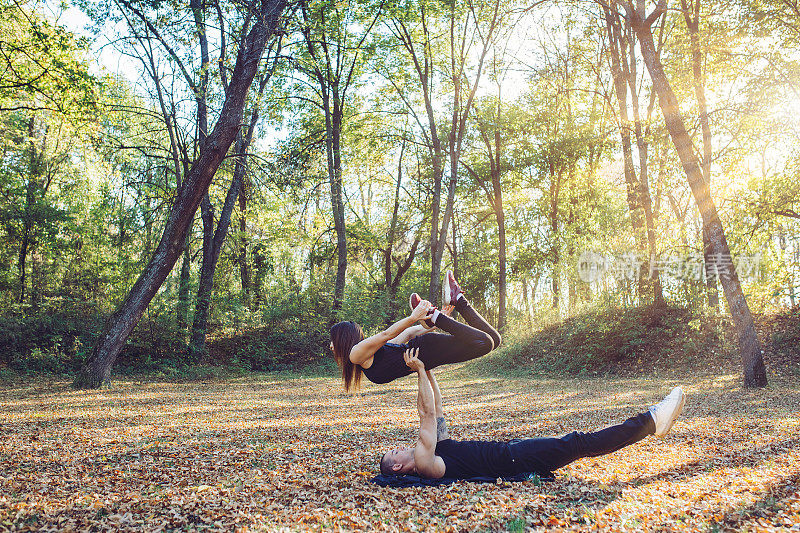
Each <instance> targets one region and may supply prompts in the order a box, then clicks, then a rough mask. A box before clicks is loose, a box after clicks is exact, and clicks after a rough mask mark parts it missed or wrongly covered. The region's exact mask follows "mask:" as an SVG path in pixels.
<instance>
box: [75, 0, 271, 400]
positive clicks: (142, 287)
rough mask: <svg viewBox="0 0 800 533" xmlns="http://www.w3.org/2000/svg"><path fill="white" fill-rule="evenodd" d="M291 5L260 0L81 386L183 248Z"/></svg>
mask: <svg viewBox="0 0 800 533" xmlns="http://www.w3.org/2000/svg"><path fill="white" fill-rule="evenodd" d="M285 7H286V1H285V0H264V1H262V2H260V3H259V9H258V11H259V12H258V13H256V14H255V16H254V17H253V19H254V23H253V26H252V28H251V29H250V31H249V32H248V33H247V35H246V36H245V37H244V38H243V39H242V40H241V45H240V49H239V52H238V54H237V57H236V64H235V66H234V69H233V73H232V75H231V84H230V85H229V86H228V89H227V90H226V91H225V102H224V104H223V106H222V110H221V112H220V115H219V119H218V121H217V123H216V125H215V126H214V130H213V131H212V132H211V133H210V134H209V135H208V137H207V138H206V142H205V143H204V144H203V146H202V148H201V150H200V153H199V156H198V158H197V161H195V163H194V164H193V165H192V167H191V169H190V170H189V173H188V174H187V175H186V179H185V180H184V183H183V186H182V187H181V190H180V191H178V194H177V197H176V199H175V204H174V205H173V206H172V209H171V210H170V214H169V217H168V219H167V222H166V225H165V227H164V234H163V235H162V237H161V241H160V242H159V244H158V247H157V248H156V251H155V252H154V253H153V256H152V258H151V259H150V262H149V263H148V264H147V266H146V267H145V269H144V271H143V272H142V274H141V275H140V276H139V278H138V279H137V280H136V283H135V284H134V285H133V288H132V289H131V291H130V292H129V293H128V296H127V297H126V298H125V301H124V302H123V303H122V304H121V305H120V306H119V307H118V308H117V310H116V311H115V312H114V313H113V314H112V315H111V317H110V318H109V320H108V322H107V323H106V326H105V328H104V331H103V333H102V334H101V336H100V338H99V340H98V342H97V345H96V346H95V348H94V350H93V351H92V353H91V355H90V357H89V359H88V361H87V362H86V364H85V365H84V366H83V368H82V369H81V372H80V374H79V375H78V377H77V378H76V380H75V384H76V386H79V387H93V388H96V387H99V386H101V385H102V384H103V382H104V381H106V380H107V379H108V377H109V375H110V373H111V367H112V365H113V364H114V361H115V360H116V358H117V356H118V355H119V353H120V351H121V350H122V347H123V345H124V343H125V341H126V340H127V338H128V336H129V335H130V333H131V331H133V328H134V327H135V326H136V324H137V323H138V322H139V319H140V318H141V316H142V314H143V313H144V311H145V309H146V308H147V305H148V304H149V303H150V301H151V300H152V298H153V296H155V294H156V292H157V291H158V289H159V288H160V287H161V285H162V284H163V283H164V280H165V279H166V277H167V275H168V274H169V272H170V271H171V270H172V267H173V266H174V265H175V262H176V261H177V259H178V257H179V256H180V254H181V252H182V251H183V249H184V243H185V240H186V234H187V232H188V229H189V226H190V224H191V222H192V218H193V215H194V213H195V211H197V207H198V206H199V205H200V202H201V201H202V199H203V196H205V194H206V191H207V190H208V186H209V184H210V183H211V180H212V179H213V178H214V174H216V171H217V169H218V168H219V165H220V163H221V162H222V160H223V159H224V157H225V155H226V154H227V153H228V149H229V148H230V146H231V144H233V141H234V140H235V139H236V135H237V134H238V132H239V129H240V128H241V122H242V112H243V109H244V104H245V101H246V97H247V92H248V90H249V88H250V84H251V83H252V82H253V78H254V77H255V75H256V72H257V71H258V65H259V63H260V61H261V56H262V54H263V53H264V48H265V47H266V43H267V40H268V39H269V38H270V37H271V36H272V34H273V33H274V31H275V28H276V26H277V24H278V21H279V20H280V17H281V14H282V13H283V10H284V8H285Z"/></svg>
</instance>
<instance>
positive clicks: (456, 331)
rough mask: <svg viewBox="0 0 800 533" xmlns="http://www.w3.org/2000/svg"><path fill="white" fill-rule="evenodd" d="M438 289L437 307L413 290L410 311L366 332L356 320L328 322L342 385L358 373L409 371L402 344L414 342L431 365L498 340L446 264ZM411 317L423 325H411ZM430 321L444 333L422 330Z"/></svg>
mask: <svg viewBox="0 0 800 533" xmlns="http://www.w3.org/2000/svg"><path fill="white" fill-rule="evenodd" d="M442 292H443V298H442V299H443V304H442V305H443V306H445V307H444V310H443V311H439V310H438V309H435V308H434V307H433V306H432V305H431V303H430V302H429V301H427V300H422V299H421V298H420V297H419V295H418V294H417V293H414V294H412V295H411V297H410V299H409V304H410V305H411V314H410V315H409V316H407V317H406V318H403V319H402V320H399V321H398V322H395V323H394V324H392V325H391V326H390V327H389V328H388V329H386V330H385V331H382V332H380V333H378V334H376V335H373V336H371V337H367V338H364V333H363V332H362V331H361V326H359V325H358V324H356V323H355V322H350V321H345V322H339V323H338V324H336V325H334V326H333V327H332V328H331V351H333V357H334V359H336V363H337V364H338V365H339V367H340V368H341V370H342V379H343V381H344V388H345V390H348V391H349V390H350V389H354V388H357V387H358V386H359V384H360V383H361V376H362V375H364V376H366V377H367V379H369V380H370V381H372V382H373V383H388V382H390V381H393V380H395V379H397V378H399V377H403V376H407V375H409V374H411V373H412V370H411V369H410V368H408V366H406V364H405V361H404V360H403V352H404V351H405V350H406V349H408V348H417V349H418V353H419V359H420V360H421V361H423V362H424V363H425V368H427V369H429V370H431V369H433V368H436V367H437V366H439V365H443V364H447V363H460V362H463V361H468V360H470V359H475V358H476V357H480V356H482V355H486V354H487V353H489V352H490V351H492V350H493V349H494V348H497V347H498V346H499V345H500V334H499V333H497V330H495V329H494V328H493V327H492V326H490V325H489V324H488V323H487V322H486V320H484V318H483V317H482V316H481V315H480V314H479V313H478V312H477V311H475V309H473V308H472V306H471V305H469V302H468V301H467V299H466V297H464V292H463V291H462V290H461V287H459V285H458V283H457V282H456V279H455V277H453V273H452V272H450V271H449V270H448V271H447V273H446V274H445V277H444V287H443V289H442ZM452 309H455V310H456V311H458V312H459V313H461V316H463V317H464V320H466V321H467V324H462V323H460V322H457V321H455V320H453V319H452V318H450V317H449V316H448V315H449V314H450V312H451V311H452ZM417 321H421V322H422V324H423V325H420V326H415V325H414V324H415V322H417ZM434 327H438V328H439V329H441V330H444V331H446V332H447V333H449V335H446V334H443V333H428V332H429V331H430V330H431V329H433V328H434Z"/></svg>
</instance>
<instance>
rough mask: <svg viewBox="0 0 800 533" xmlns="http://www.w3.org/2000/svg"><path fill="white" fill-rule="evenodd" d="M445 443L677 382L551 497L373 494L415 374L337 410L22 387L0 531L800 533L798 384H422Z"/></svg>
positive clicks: (303, 381) (492, 435) (468, 378)
mask: <svg viewBox="0 0 800 533" xmlns="http://www.w3.org/2000/svg"><path fill="white" fill-rule="evenodd" d="M439 380H440V383H441V385H442V389H443V393H444V395H445V411H446V414H447V415H448V419H449V424H450V433H451V436H453V437H454V438H461V439H468V438H486V439H510V438H515V437H526V436H545V435H559V434H562V433H565V432H568V431H571V430H573V429H583V430H590V429H596V428H600V427H602V426H605V425H609V424H611V423H614V422H617V421H621V420H622V419H624V418H625V417H627V416H629V415H631V414H634V413H635V412H637V411H638V410H639V409H641V408H643V406H646V405H649V404H651V403H654V402H656V401H658V400H659V399H660V398H661V396H662V395H663V394H665V393H666V392H668V391H669V389H670V388H671V387H672V386H674V385H675V384H677V383H679V382H680V383H682V384H683V385H684V387H685V390H686V392H687V397H688V399H687V404H686V409H685V412H684V415H683V416H682V417H681V418H680V419H679V420H678V422H677V423H676V425H675V427H674V429H673V431H672V432H671V433H670V434H669V435H668V436H667V437H666V438H664V439H656V438H648V439H645V440H644V441H642V442H641V443H638V444H636V445H633V446H631V447H629V448H626V449H624V450H621V451H619V452H617V453H615V454H612V455H609V456H605V457H601V458H595V459H583V460H580V461H578V462H576V463H573V464H572V465H569V466H567V467H565V468H563V469H561V470H559V471H558V472H557V479H556V481H555V482H551V483H544V484H542V485H537V484H536V483H535V482H533V481H527V482H522V483H504V484H473V483H465V482H460V483H456V484H453V485H449V486H444V487H433V488H431V487H427V488H410V489H385V488H380V487H378V486H376V485H374V484H372V483H370V481H369V480H370V478H371V477H372V476H373V475H374V474H375V471H376V468H377V459H378V456H379V453H380V451H381V450H385V449H386V448H387V447H388V446H390V445H391V444H393V443H395V442H397V441H401V442H403V441H405V442H410V441H411V440H412V439H413V436H414V434H415V430H416V423H417V422H416V421H417V418H416V410H415V400H414V398H415V385H416V381H415V379H413V378H406V379H404V380H401V381H397V382H395V383H392V384H389V385H383V386H376V385H371V384H367V385H366V386H365V387H364V389H363V390H362V392H361V393H358V394H352V395H345V394H344V393H342V392H341V390H340V387H339V383H338V381H337V380H336V379H334V378H302V377H270V376H255V377H247V378H237V379H227V380H213V381H207V382H191V383H161V382H137V381H114V382H113V383H112V384H111V386H110V387H109V388H106V389H103V390H100V391H76V390H72V389H71V388H70V387H69V384H68V383H65V382H55V383H52V382H46V381H36V382H33V383H31V384H28V385H26V386H14V387H4V388H2V389H0V437H1V440H0V529H8V530H26V529H30V530H86V529H92V530H147V531H159V530H185V529H197V530H200V529H212V530H213V529H222V530H233V529H239V530H250V531H276V530H286V531H305V530H326V531H327V530H345V531H349V530H369V531H372V530H386V531H398V530H412V531H417V530H429V531H448V530H451V531H465V530H468V531H498V530H499V531H505V530H510V531H522V530H529V529H533V530H537V529H545V528H552V529H578V530H611V531H618V530H696V531H715V530H731V531H732V530H737V531H738V530H753V531H756V530H757V531H761V530H786V529H791V528H793V527H794V528H798V529H800V495H799V494H798V493H799V492H800V385H798V384H797V383H796V381H795V382H791V381H788V380H787V381H783V382H782V381H780V380H778V379H777V378H773V381H772V383H771V384H770V386H769V387H768V388H767V389H764V390H755V391H750V390H742V389H741V387H740V386H739V378H738V376H724V377H687V378H686V379H682V380H677V379H674V378H671V379H665V380H654V379H608V378H598V379H581V380H571V379H566V378H565V379H499V378H487V377H475V376H473V375H471V374H469V373H468V372H467V371H466V370H465V369H459V368H455V369H448V370H446V371H443V372H440V373H439Z"/></svg>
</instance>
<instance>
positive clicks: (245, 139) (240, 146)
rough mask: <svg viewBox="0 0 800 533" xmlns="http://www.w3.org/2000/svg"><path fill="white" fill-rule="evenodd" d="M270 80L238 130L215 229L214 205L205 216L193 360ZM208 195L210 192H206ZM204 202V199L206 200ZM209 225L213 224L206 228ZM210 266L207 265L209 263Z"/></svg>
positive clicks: (201, 346) (200, 348)
mask: <svg viewBox="0 0 800 533" xmlns="http://www.w3.org/2000/svg"><path fill="white" fill-rule="evenodd" d="M268 79H269V74H267V75H265V76H264V77H262V79H261V82H260V86H259V89H258V94H257V95H256V98H255V103H254V104H253V107H252V110H251V112H250V120H249V124H248V127H247V132H246V133H244V134H243V133H242V132H241V131H240V132H239V135H238V136H237V140H236V148H235V153H236V154H237V155H238V157H237V158H236V164H235V165H234V168H233V178H232V179H231V184H230V187H228V193H227V195H226V196H225V203H224V204H223V206H222V212H221V213H220V216H219V223H218V224H217V227H216V229H214V227H213V225H214V215H213V210H211V206H210V205H209V207H208V211H209V215H210V216H209V217H208V221H206V219H205V218H203V235H204V239H203V240H204V241H205V235H211V239H210V242H209V243H208V244H207V247H206V246H205V243H204V248H203V269H202V270H201V272H200V283H199V284H198V290H197V303H196V304H195V313H194V320H193V321H192V336H191V342H190V343H189V356H190V358H191V359H197V358H199V357H202V356H203V355H204V354H205V351H206V331H207V329H208V313H209V309H210V307H211V295H212V292H213V289H214V273H215V272H216V269H217V263H218V262H219V255H220V252H222V245H223V244H224V243H225V239H226V238H227V236H228V229H229V228H230V223H231V216H232V215H233V208H234V207H235V205H236V200H237V198H238V197H239V195H240V194H241V190H242V186H243V184H244V180H245V174H246V172H247V151H248V150H249V149H250V143H251V142H252V140H253V131H254V130H255V127H256V124H257V123H258V118H259V105H258V102H260V100H261V96H262V94H263V92H264V87H265V86H266V82H267V80H268ZM206 198H208V195H206ZM203 202H204V203H205V200H203ZM206 224H210V225H211V227H210V228H207V227H206ZM206 248H207V249H208V250H210V252H209V257H205V255H206V252H205V250H206ZM206 265H207V266H206Z"/></svg>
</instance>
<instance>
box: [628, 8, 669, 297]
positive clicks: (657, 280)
mask: <svg viewBox="0 0 800 533" xmlns="http://www.w3.org/2000/svg"><path fill="white" fill-rule="evenodd" d="M625 26H626V27H625V41H626V43H627V48H626V49H627V51H628V53H627V59H626V60H625V64H624V67H625V68H624V69H623V71H624V73H625V77H626V78H627V81H628V87H630V90H631V104H632V106H631V107H632V109H633V124H634V128H633V133H634V136H635V137H636V150H637V152H638V153H639V180H638V184H639V190H638V196H639V198H638V204H639V205H640V206H641V207H642V209H643V210H644V223H645V228H646V235H647V246H648V249H649V252H650V253H649V264H650V266H651V267H652V266H653V262H654V261H655V260H656V255H657V252H658V250H657V249H656V230H655V221H654V219H653V203H652V200H651V198H650V185H649V179H650V177H649V173H648V168H649V166H648V164H647V162H648V148H649V147H648V143H647V139H646V138H645V137H646V135H645V132H644V131H643V128H642V120H641V117H640V115H639V95H638V92H637V87H636V78H637V74H636V70H637V69H636V63H637V58H636V52H635V48H634V46H635V44H636V38H635V37H634V34H633V29H632V28H631V27H630V22H629V21H626V25H625ZM620 45H621V46H622V43H620ZM651 104H652V100H651ZM650 109H652V105H651V107H650ZM649 116H650V115H649V112H648V119H649ZM642 274H643V275H644V273H642ZM652 274H653V275H652V276H648V278H647V279H648V283H649V284H651V285H652V289H653V305H655V306H656V307H661V306H663V305H664V293H663V289H662V287H661V277H660V276H659V273H658V270H655V269H653V270H652Z"/></svg>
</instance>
